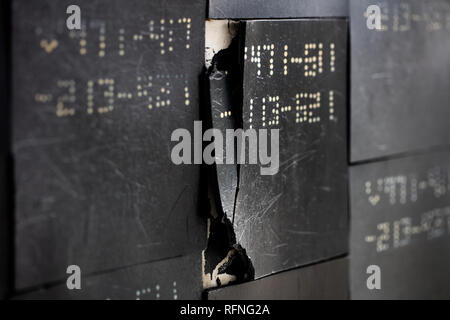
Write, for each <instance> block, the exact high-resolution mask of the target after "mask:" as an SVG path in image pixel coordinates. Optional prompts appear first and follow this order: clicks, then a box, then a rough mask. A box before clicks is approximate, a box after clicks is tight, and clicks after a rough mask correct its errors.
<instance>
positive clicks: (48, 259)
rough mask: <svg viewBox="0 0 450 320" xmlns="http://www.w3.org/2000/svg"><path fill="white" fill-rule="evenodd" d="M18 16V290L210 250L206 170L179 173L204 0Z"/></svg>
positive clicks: (62, 4) (53, 5)
mask: <svg viewBox="0 0 450 320" xmlns="http://www.w3.org/2000/svg"><path fill="white" fill-rule="evenodd" d="M70 4H72V2H71V1H57V2H56V1H50V0H41V1H32V2H29V1H22V0H20V1H19V0H16V1H14V4H13V14H14V27H13V31H14V43H13V50H14V55H13V57H14V60H13V67H14V77H13V85H14V88H13V118H14V129H13V144H14V146H13V148H14V155H15V168H16V176H15V179H16V191H17V192H16V216H15V220H16V287H17V288H24V287H30V286H35V285H40V284H42V283H47V282H53V281H59V280H61V279H62V278H64V277H65V271H66V268H67V266H68V265H71V264H76V265H79V266H80V267H81V269H82V270H83V272H84V273H87V274H90V273H92V272H100V271H104V270H113V269H116V268H119V267H125V266H130V265H135V264H137V263H143V262H149V261H154V260H160V259H163V258H169V257H175V256H179V255H182V254H185V253H189V252H192V251H193V250H194V249H195V248H199V247H202V246H203V244H204V238H205V236H206V234H205V233H206V228H204V226H203V224H201V223H200V222H199V218H198V216H197V198H198V185H199V167H197V166H194V165H192V166H188V165H186V166H176V165H174V164H173V163H172V161H171V149H172V147H173V145H174V143H172V142H171V141H170V139H171V133H172V132H173V130H174V129H177V128H186V129H188V130H190V131H191V132H192V131H193V121H194V120H195V119H198V117H199V107H198V95H199V94H198V91H199V90H198V77H199V75H200V73H201V70H202V62H203V60H204V59H203V52H204V41H203V37H204V36H203V35H204V18H203V16H202V14H199V13H201V12H204V10H205V6H206V5H205V3H204V1H201V0H198V1H189V2H186V1H184V0H170V1H142V0H133V1H118V0H116V1H106V0H94V1H92V0H89V1H87V0H81V1H78V2H77V4H78V5H79V6H80V8H81V19H82V30H81V31H72V32H70V31H69V30H68V29H67V28H66V19H67V16H68V15H67V14H66V8H67V6H68V5H70Z"/></svg>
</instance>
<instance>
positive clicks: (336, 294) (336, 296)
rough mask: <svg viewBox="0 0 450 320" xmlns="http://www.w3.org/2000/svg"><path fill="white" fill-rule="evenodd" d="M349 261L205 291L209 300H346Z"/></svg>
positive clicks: (328, 263) (315, 266)
mask: <svg viewBox="0 0 450 320" xmlns="http://www.w3.org/2000/svg"><path fill="white" fill-rule="evenodd" d="M348 286H349V282H348V260H347V259H346V258H341V259H336V260H332V261H327V262H322V263H318V264H315V265H312V266H306V267H302V268H298V269H294V270H289V271H286V272H282V273H279V274H274V275H271V276H268V277H265V278H262V279H259V280H255V281H251V282H247V283H243V284H238V285H235V286H230V287H225V288H220V289H215V290H211V291H208V292H207V294H208V300H347V299H348V298H349V292H350V290H349V288H348Z"/></svg>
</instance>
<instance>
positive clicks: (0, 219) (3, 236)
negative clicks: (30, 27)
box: [0, 1, 11, 299]
mask: <svg viewBox="0 0 450 320" xmlns="http://www.w3.org/2000/svg"><path fill="white" fill-rule="evenodd" d="M9 9H10V8H9V1H1V2H0V299H2V298H3V297H4V296H5V295H6V294H7V291H8V287H9V274H8V272H9V267H10V262H11V259H10V258H11V257H10V250H9V249H10V245H11V243H10V231H11V230H10V225H9V221H10V220H11V217H10V216H9V211H8V209H9V208H8V205H9V203H8V200H9V198H8V191H9V188H8V187H9V185H8V181H9V179H8V177H9V176H8V169H7V166H8V159H9V157H8V155H9V110H8V109H9V107H8V106H9V105H8V89H9V79H8V77H9V70H8V56H9V54H8V53H9V49H10V46H9V33H10V30H9V29H10V26H9V15H10V10H9Z"/></svg>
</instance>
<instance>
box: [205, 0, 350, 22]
mask: <svg viewBox="0 0 450 320" xmlns="http://www.w3.org/2000/svg"><path fill="white" fill-rule="evenodd" d="M347 16H348V0H277V1H272V0H245V1H242V0H226V1H225V0H209V18H210V19H256V18H263V19H268V18H309V17H347Z"/></svg>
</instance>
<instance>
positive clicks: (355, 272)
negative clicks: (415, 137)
mask: <svg viewBox="0 0 450 320" xmlns="http://www.w3.org/2000/svg"><path fill="white" fill-rule="evenodd" d="M449 163H450V152H438V153H431V154H429V155H423V156H416V157H410V158H401V159H397V160H391V161H383V162H376V163H370V164H364V165H358V166H354V167H352V168H351V169H350V189H351V194H350V201H351V202H350V204H351V241H350V275H351V276H350V278H351V292H352V298H353V299H449V298H450V275H449V273H448V270H450V255H449V253H450V165H449ZM371 265H376V266H379V267H380V269H381V278H380V279H381V290H376V289H375V290H369V289H368V288H367V283H366V282H367V279H368V277H369V274H367V273H366V271H367V268H368V267H369V266H371Z"/></svg>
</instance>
